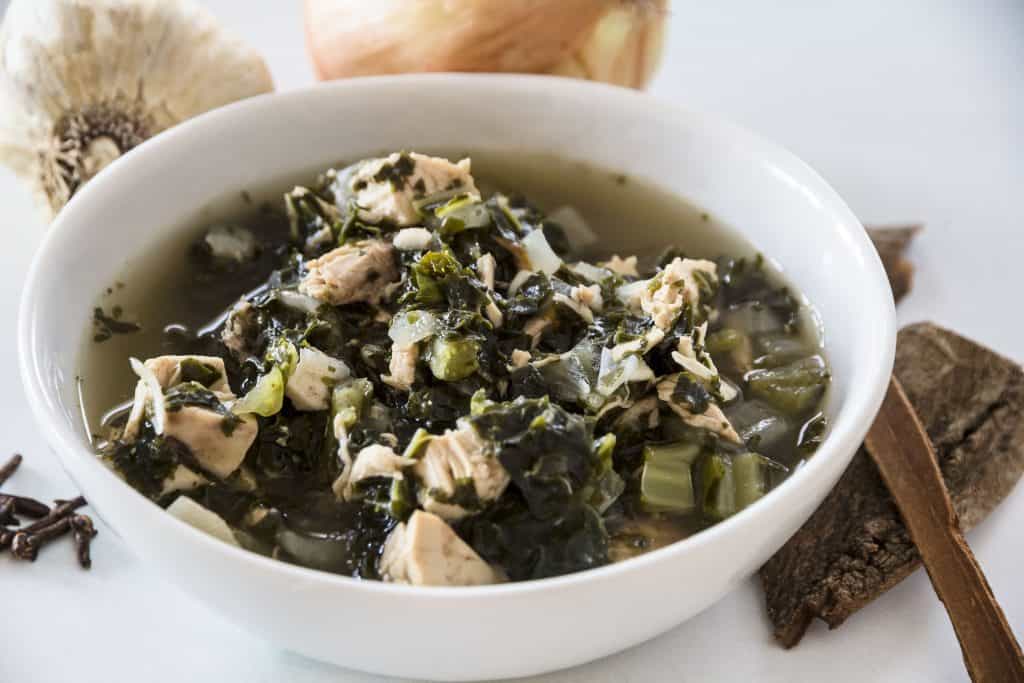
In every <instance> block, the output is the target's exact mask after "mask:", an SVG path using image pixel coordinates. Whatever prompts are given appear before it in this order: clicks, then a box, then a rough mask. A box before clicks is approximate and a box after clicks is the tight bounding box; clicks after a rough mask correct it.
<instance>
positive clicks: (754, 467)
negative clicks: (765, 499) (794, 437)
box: [732, 453, 773, 510]
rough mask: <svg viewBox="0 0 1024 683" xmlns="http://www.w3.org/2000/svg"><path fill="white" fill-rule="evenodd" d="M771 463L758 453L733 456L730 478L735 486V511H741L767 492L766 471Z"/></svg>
mask: <svg viewBox="0 0 1024 683" xmlns="http://www.w3.org/2000/svg"><path fill="white" fill-rule="evenodd" d="M772 464H773V463H772V462H771V461H770V460H769V459H768V458H766V457H764V456H763V455H761V454H759V453H741V454H740V455H736V456H733V459H732V476H733V481H734V482H735V485H736V509H737V510H742V509H743V508H745V507H747V506H748V505H750V504H751V503H754V502H756V501H758V500H760V498H761V497H762V496H763V495H764V494H765V493H767V491H768V469H769V467H771V466H772Z"/></svg>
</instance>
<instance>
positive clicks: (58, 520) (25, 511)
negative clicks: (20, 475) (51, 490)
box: [0, 454, 96, 569]
mask: <svg viewBox="0 0 1024 683" xmlns="http://www.w3.org/2000/svg"><path fill="white" fill-rule="evenodd" d="M21 462H22V457H21V456H20V455H17V454H16V455H14V456H12V457H11V458H10V459H9V460H8V461H7V462H6V463H5V464H4V465H2V466H0V484H3V483H4V482H6V481H7V479H9V478H10V477H11V475H13V474H14V472H15V471H16V470H17V469H18V466H19V465H20V464H21ZM85 504H86V502H85V498H82V497H81V496H78V497H77V498H73V499H71V500H56V501H54V506H53V508H50V507H49V506H48V505H46V504H45V503H41V502H40V501H38V500H36V499H34V498H28V497H25V496H18V495H14V494H7V493H0V549H3V548H10V551H11V555H13V556H14V557H16V558H17V559H19V560H28V561H29V562H34V561H35V559H36V557H37V556H38V555H39V549H40V548H42V547H43V546H44V545H46V544H47V543H49V542H50V541H53V540H54V539H57V538H60V537H61V536H64V535H65V534H67V533H68V532H74V534H73V535H74V539H75V548H76V552H77V554H78V563H79V564H80V565H81V566H82V567H83V568H85V569H88V568H89V567H90V566H92V560H91V558H90V553H89V542H90V541H91V540H92V538H93V537H94V536H96V528H95V527H94V526H93V523H92V520H91V519H89V517H87V516H85V515H79V514H75V510H77V509H78V508H80V507H82V506H84V505H85ZM19 517H28V518H30V519H34V520H35V521H34V522H32V523H31V524H28V525H27V526H22V527H19V526H17V525H18V524H19V523H20V520H19ZM9 527H14V528H9Z"/></svg>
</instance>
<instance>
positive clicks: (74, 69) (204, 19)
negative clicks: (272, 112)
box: [0, 0, 273, 217]
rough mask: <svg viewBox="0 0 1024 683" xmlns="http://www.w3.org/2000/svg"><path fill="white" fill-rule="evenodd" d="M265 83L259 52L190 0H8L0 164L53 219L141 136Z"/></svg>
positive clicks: (0, 61)
mask: <svg viewBox="0 0 1024 683" xmlns="http://www.w3.org/2000/svg"><path fill="white" fill-rule="evenodd" d="M271 90H273V82H272V81H271V78H270V72H269V71H268V69H267V66H266V64H265V63H264V61H263V58H262V57H260V55H259V54H257V53H256V52H255V51H254V50H252V49H251V48H249V47H248V46H246V45H245V44H243V43H242V42H241V41H240V40H238V39H236V38H234V37H231V36H229V35H227V34H225V33H224V32H223V30H222V29H221V28H220V26H219V25H218V23H217V21H216V19H215V18H214V17H213V15H212V14H210V13H209V12H208V11H207V10H206V9H204V8H203V7H201V6H200V5H198V4H197V3H195V2H193V1H192V0H175V1H168V0H12V2H11V4H10V6H9V7H8V9H7V14H6V15H5V17H4V20H3V25H2V27H0V162H3V163H4V164H6V165H8V166H10V167H11V168H12V169H13V170H14V171H15V172H16V173H17V174H18V175H20V176H21V177H23V178H24V179H25V180H26V181H27V182H28V183H29V184H31V186H32V188H33V190H34V192H35V193H36V194H37V195H38V196H39V197H40V199H41V200H42V204H43V205H44V206H45V208H46V210H47V212H48V214H49V215H50V217H52V216H53V215H54V214H56V213H57V211H59V210H60V208H61V207H62V206H64V204H66V203H67V202H68V200H69V199H70V198H71V196H72V195H73V194H74V193H75V192H76V191H77V190H78V189H79V188H80V187H81V186H82V185H83V184H85V183H86V182H87V181H88V180H90V179H91V178H92V177H93V176H95V175H96V174H97V173H99V172H100V171H101V170H102V169H103V168H104V167H106V166H107V165H108V164H109V163H111V162H112V161H114V160H115V159H117V158H118V157H119V156H121V155H122V154H124V153H125V152H127V151H128V150H130V149H131V148H133V147H135V146H136V145H138V144H139V143H141V142H142V141H144V140H146V139H147V138H150V137H152V136H153V135H156V134H157V133H159V132H160V131H162V130H165V129H166V128H169V127H171V126H173V125H175V124H176V123H179V122H181V121H184V120H185V119H188V118H190V117H192V116H195V115H197V114H200V113H202V112H204V111H207V110H209V109H213V108H215V107H219V106H222V105H224V104H227V103H229V102H233V101H235V100H239V99H243V98H245V97H250V96H252V95H257V94H260V93H265V92H270V91H271Z"/></svg>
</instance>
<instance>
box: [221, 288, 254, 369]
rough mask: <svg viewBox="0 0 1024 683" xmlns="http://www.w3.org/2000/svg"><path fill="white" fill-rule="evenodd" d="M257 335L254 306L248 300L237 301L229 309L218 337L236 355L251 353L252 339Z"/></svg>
mask: <svg viewBox="0 0 1024 683" xmlns="http://www.w3.org/2000/svg"><path fill="white" fill-rule="evenodd" d="M258 335H259V321H258V320H257V311H256V307H255V306H253V305H252V304H250V303H249V302H248V301H244V300H243V301H239V302H238V303H237V304H235V307H234V308H232V309H231V312H230V313H229V314H228V318H227V320H226V321H225V323H224V329H223V330H221V334H220V339H221V341H222V342H224V346H226V347H228V348H229V349H230V350H231V351H233V352H234V353H235V354H236V355H240V356H247V355H251V354H252V347H251V345H252V343H253V340H254V339H255V338H256V337H257V336H258Z"/></svg>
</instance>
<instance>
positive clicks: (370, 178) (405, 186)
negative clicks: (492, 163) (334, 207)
mask: <svg viewBox="0 0 1024 683" xmlns="http://www.w3.org/2000/svg"><path fill="white" fill-rule="evenodd" d="M348 190H349V192H350V193H351V195H352V197H353V199H355V202H356V205H357V206H358V207H359V218H360V219H361V220H364V221H366V222H367V223H380V222H382V221H389V222H391V223H394V224H395V225H397V226H399V227H408V226H411V225H417V224H419V222H420V220H421V217H420V213H419V211H417V210H416V206H415V204H414V203H413V202H414V200H416V199H421V198H423V197H429V196H430V195H434V194H437V193H439V192H445V191H458V192H460V193H463V194H466V195H469V196H470V197H473V198H474V199H480V192H479V191H478V190H477V189H476V184H475V183H474V182H473V176H472V175H470V161H469V159H463V160H462V161H460V162H458V163H456V164H453V163H452V162H450V161H448V160H447V159H443V158H441V157H431V156H426V155H425V154H417V153H415V152H413V153H411V154H407V153H404V152H403V153H398V152H396V153H394V154H391V155H389V156H387V157H384V158H382V159H370V160H368V161H366V162H364V163H362V164H361V165H360V166H359V168H358V169H356V171H355V173H353V174H352V176H351V177H350V178H349V181H348Z"/></svg>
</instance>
